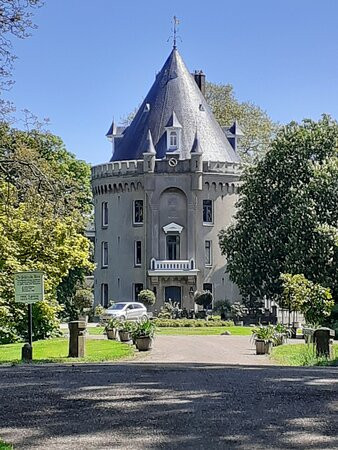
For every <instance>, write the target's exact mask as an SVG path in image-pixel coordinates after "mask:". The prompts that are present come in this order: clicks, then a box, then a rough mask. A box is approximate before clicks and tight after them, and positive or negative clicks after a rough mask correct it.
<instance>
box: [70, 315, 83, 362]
mask: <svg viewBox="0 0 338 450" xmlns="http://www.w3.org/2000/svg"><path fill="white" fill-rule="evenodd" d="M86 326H87V324H86V322H85V321H83V320H73V321H72V322H69V323H68V328H69V354H68V357H69V358H84V356H85V353H86Z"/></svg>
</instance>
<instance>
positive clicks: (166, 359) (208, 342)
mask: <svg viewBox="0 0 338 450" xmlns="http://www.w3.org/2000/svg"><path fill="white" fill-rule="evenodd" d="M155 340H156V341H155V345H154V348H153V350H152V351H151V353H150V355H149V356H147V357H146V360H145V361H146V362H154V363H155V362H156V363H177V362H187V363H195V362H196V363H207V364H209V363H212V364H241V365H242V364H244V365H247V364H249V365H250V364H258V365H267V364H268V365H270V364H272V363H271V361H270V359H269V357H268V356H265V355H256V351H255V347H254V344H253V343H252V342H251V340H250V336H157V337H156V338H155Z"/></svg>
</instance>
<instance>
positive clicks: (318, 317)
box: [281, 273, 334, 326]
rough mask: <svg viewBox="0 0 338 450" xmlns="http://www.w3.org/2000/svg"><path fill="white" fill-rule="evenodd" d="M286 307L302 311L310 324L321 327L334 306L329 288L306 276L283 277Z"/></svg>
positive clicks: (287, 275)
mask: <svg viewBox="0 0 338 450" xmlns="http://www.w3.org/2000/svg"><path fill="white" fill-rule="evenodd" d="M281 280H282V283H283V301H284V305H285V306H286V307H288V308H289V309H290V310H292V311H301V312H302V313H303V314H304V317H305V320H306V322H307V323H309V324H313V325H315V326H317V325H318V324H319V325H321V324H322V323H323V322H324V320H325V319H327V318H328V317H329V315H330V313H331V310H332V308H333V306H334V302H333V300H332V295H331V292H330V289H329V288H325V287H323V286H321V285H320V284H316V283H312V282H311V281H309V280H307V279H306V278H305V277H304V275H301V274H296V275H291V274H289V273H285V274H282V275H281Z"/></svg>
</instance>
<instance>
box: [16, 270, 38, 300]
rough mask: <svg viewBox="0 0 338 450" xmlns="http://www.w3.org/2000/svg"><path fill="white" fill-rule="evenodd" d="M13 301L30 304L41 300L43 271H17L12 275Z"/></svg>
mask: <svg viewBox="0 0 338 450" xmlns="http://www.w3.org/2000/svg"><path fill="white" fill-rule="evenodd" d="M14 285H15V301H16V302H18V303H26V304H32V303H35V302H39V301H41V300H43V295H44V290H43V272H19V273H16V274H15V275H14Z"/></svg>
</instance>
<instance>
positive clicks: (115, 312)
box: [102, 302, 148, 320]
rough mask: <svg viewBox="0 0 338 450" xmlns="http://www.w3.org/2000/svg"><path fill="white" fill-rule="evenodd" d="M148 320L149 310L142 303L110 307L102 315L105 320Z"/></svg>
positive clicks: (124, 303) (120, 304) (126, 303)
mask: <svg viewBox="0 0 338 450" xmlns="http://www.w3.org/2000/svg"><path fill="white" fill-rule="evenodd" d="M113 318H116V319H120V320H146V319H147V318H148V313H147V308H146V307H145V306H144V305H143V304H142V303H136V302H121V303H115V304H114V305H112V306H110V307H109V308H108V309H107V310H106V311H105V313H104V314H103V315H102V319H103V320H110V319H113Z"/></svg>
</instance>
